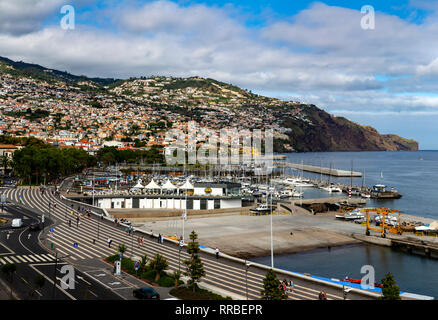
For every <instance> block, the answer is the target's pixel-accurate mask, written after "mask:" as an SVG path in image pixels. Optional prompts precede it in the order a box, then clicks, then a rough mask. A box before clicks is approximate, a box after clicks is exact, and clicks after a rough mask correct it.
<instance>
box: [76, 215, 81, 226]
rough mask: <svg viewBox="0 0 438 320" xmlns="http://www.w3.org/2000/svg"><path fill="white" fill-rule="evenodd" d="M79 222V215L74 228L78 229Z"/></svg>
mask: <svg viewBox="0 0 438 320" xmlns="http://www.w3.org/2000/svg"><path fill="white" fill-rule="evenodd" d="M79 220H80V218H79V215H78V216H77V217H76V227H79Z"/></svg>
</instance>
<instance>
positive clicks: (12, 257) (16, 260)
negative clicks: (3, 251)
mask: <svg viewBox="0 0 438 320" xmlns="http://www.w3.org/2000/svg"><path fill="white" fill-rule="evenodd" d="M9 258H11V259H12V260H13V261H14V262H15V263H20V260H18V259H17V258H15V257H14V256H9Z"/></svg>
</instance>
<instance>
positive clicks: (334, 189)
mask: <svg viewBox="0 0 438 320" xmlns="http://www.w3.org/2000/svg"><path fill="white" fill-rule="evenodd" d="M322 190H325V191H327V192H330V193H332V192H342V190H341V188H339V187H337V186H335V185H333V184H331V185H329V186H327V187H323V188H322Z"/></svg>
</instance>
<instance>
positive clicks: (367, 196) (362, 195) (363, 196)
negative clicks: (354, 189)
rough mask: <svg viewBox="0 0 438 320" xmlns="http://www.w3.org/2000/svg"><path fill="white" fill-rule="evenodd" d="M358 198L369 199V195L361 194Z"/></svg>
mask: <svg viewBox="0 0 438 320" xmlns="http://www.w3.org/2000/svg"><path fill="white" fill-rule="evenodd" d="M360 196H361V197H362V198H364V199H369V198H371V195H370V194H369V193H365V192H362V193H361V194H360Z"/></svg>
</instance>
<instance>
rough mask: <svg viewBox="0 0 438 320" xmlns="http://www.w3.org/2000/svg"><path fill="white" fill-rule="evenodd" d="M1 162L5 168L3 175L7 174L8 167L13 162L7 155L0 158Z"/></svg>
mask: <svg viewBox="0 0 438 320" xmlns="http://www.w3.org/2000/svg"><path fill="white" fill-rule="evenodd" d="M0 162H1V165H2V167H3V174H6V171H7V170H8V167H9V165H10V164H11V160H10V159H9V157H8V156H7V155H3V156H1V157H0Z"/></svg>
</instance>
